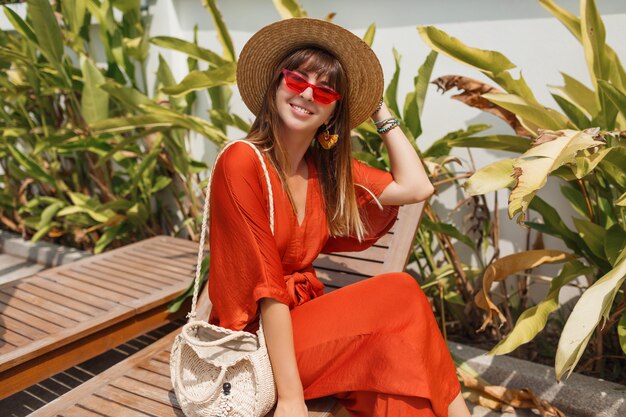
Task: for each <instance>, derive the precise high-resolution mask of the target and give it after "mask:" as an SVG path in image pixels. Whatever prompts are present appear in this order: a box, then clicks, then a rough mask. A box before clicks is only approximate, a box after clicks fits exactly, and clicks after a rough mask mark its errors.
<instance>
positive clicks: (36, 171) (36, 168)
mask: <svg viewBox="0 0 626 417" xmlns="http://www.w3.org/2000/svg"><path fill="white" fill-rule="evenodd" d="M6 148H7V149H8V150H9V153H11V155H12V156H13V158H15V160H16V161H17V162H18V163H19V164H20V165H22V167H24V168H25V170H26V172H28V175H29V176H32V177H33V178H35V179H37V180H39V181H43V182H46V183H48V184H50V185H52V186H54V185H55V181H54V178H53V177H52V176H51V175H50V174H48V173H47V172H46V171H44V170H43V168H41V166H40V164H39V163H38V162H37V161H35V160H34V159H32V158H30V157H29V156H27V155H25V154H24V153H22V151H20V150H19V149H17V148H16V147H15V146H11V145H9V146H7V147H6Z"/></svg>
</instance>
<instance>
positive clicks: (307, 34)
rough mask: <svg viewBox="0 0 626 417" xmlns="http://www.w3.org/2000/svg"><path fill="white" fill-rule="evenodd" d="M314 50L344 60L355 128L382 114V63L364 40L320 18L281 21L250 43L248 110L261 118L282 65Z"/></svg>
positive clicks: (240, 67)
mask: <svg viewBox="0 0 626 417" xmlns="http://www.w3.org/2000/svg"><path fill="white" fill-rule="evenodd" d="M309 46H315V47H318V48H321V49H325V50H327V51H328V52H330V53H331V54H332V55H333V56H335V57H336V58H337V60H339V62H340V63H341V66H342V67H343V69H344V71H345V73H346V78H347V81H348V86H347V92H348V93H347V95H346V96H347V100H348V108H349V111H350V128H351V129H352V128H355V127H356V126H358V125H360V124H361V123H363V122H364V121H365V120H367V118H368V117H370V116H371V114H372V113H373V112H374V110H376V106H377V105H378V102H379V101H380V98H381V97H382V94H383V71H382V68H381V66H380V62H379V61H378V58H377V57H376V54H374V51H372V49H371V48H370V47H369V46H368V45H367V44H366V43H365V42H363V41H362V40H361V39H360V38H359V37H358V36H356V35H354V34H353V33H352V32H350V31H348V30H346V29H344V28H342V27H340V26H337V25H335V24H333V23H330V22H326V21H324V20H319V19H311V18H292V19H285V20H281V21H278V22H276V23H272V24H270V25H268V26H265V27H264V28H262V29H261V30H259V31H258V32H257V33H255V34H254V35H253V36H252V37H251V38H250V40H248V42H247V43H246V44H245V46H244V47H243V49H242V51H241V54H240V55H239V61H238V63H237V86H238V88H239V93H240V94H241V97H242V99H243V101H244V103H245V104H246V106H247V107H248V108H249V109H250V111H252V113H254V114H255V115H258V114H259V111H260V110H261V106H262V103H263V97H264V96H265V92H266V91H267V89H268V87H269V84H270V82H271V80H272V78H273V77H274V75H275V74H276V73H277V72H278V71H280V69H281V68H278V65H279V64H280V62H281V61H282V60H283V59H284V58H286V57H287V56H288V55H289V54H290V53H291V52H293V51H295V50H297V49H301V48H305V47H309ZM345 99H346V97H344V98H342V100H345Z"/></svg>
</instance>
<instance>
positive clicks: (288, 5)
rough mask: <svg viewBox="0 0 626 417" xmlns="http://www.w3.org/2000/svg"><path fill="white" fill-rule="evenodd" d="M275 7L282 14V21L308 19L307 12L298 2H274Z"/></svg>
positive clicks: (286, 0)
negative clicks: (299, 18)
mask: <svg viewBox="0 0 626 417" xmlns="http://www.w3.org/2000/svg"><path fill="white" fill-rule="evenodd" d="M272 1H273V2H274V7H276V10H277V11H278V14H280V17H281V18H282V19H291V18H292V17H307V13H306V11H305V10H304V9H303V8H302V6H301V5H300V3H298V1H297V0H272Z"/></svg>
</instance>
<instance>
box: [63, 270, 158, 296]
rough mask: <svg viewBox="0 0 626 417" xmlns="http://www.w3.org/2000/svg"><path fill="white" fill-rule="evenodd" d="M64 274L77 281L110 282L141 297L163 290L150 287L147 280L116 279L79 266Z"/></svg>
mask: <svg viewBox="0 0 626 417" xmlns="http://www.w3.org/2000/svg"><path fill="white" fill-rule="evenodd" d="M65 274H73V275H72V276H73V277H75V278H77V279H79V278H80V279H92V280H97V281H105V282H111V283H113V284H114V285H117V286H120V287H121V288H129V289H131V290H134V291H137V292H139V293H141V295H142V296H143V295H146V294H150V292H152V291H154V290H155V289H158V288H163V286H162V285H156V284H154V283H153V284H152V285H150V284H149V283H148V282H147V280H146V281H144V282H140V281H138V280H137V279H136V278H135V277H133V276H126V277H124V278H121V277H117V276H114V275H111V274H103V273H100V272H99V271H94V270H89V269H86V268H85V267H84V266H81V267H79V268H76V269H72V270H71V271H67V272H65Z"/></svg>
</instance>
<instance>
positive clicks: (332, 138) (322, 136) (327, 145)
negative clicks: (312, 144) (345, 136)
mask: <svg viewBox="0 0 626 417" xmlns="http://www.w3.org/2000/svg"><path fill="white" fill-rule="evenodd" d="M338 140H339V135H338V134H336V133H333V134H332V135H331V133H330V131H329V130H328V126H326V130H325V131H322V132H320V133H319V134H318V135H317V141H318V142H319V143H320V145H322V148H324V149H326V150H329V149H332V148H333V147H334V146H335V145H336V144H337V141H338Z"/></svg>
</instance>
